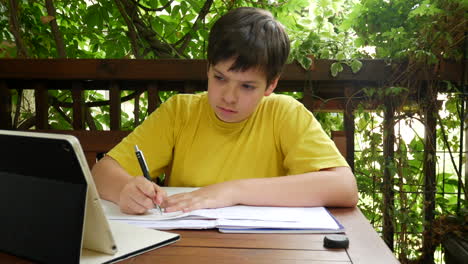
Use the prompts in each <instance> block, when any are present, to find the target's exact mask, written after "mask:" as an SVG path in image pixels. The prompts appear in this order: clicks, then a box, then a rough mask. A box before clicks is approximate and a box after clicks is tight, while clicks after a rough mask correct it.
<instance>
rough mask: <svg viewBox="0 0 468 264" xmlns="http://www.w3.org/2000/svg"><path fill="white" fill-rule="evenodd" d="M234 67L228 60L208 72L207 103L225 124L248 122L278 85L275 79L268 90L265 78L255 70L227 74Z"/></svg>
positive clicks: (232, 60)
mask: <svg viewBox="0 0 468 264" xmlns="http://www.w3.org/2000/svg"><path fill="white" fill-rule="evenodd" d="M233 63H234V59H229V60H225V61H222V62H219V63H217V64H216V65H210V67H209V69H208V101H209V102H210V105H211V107H212V108H213V110H214V112H215V113H216V116H217V117H218V118H219V119H220V120H222V121H224V122H227V123H235V122H241V121H244V120H245V119H247V118H248V117H249V116H250V115H251V114H252V113H253V112H254V111H255V109H256V108H257V106H258V104H259V103H260V100H262V98H263V96H268V95H270V94H271V93H272V92H273V90H274V89H275V88H276V84H277V83H278V78H277V79H275V80H274V81H272V82H271V84H270V85H268V86H267V82H266V76H265V74H264V73H263V72H262V71H259V70H258V69H249V70H246V71H244V72H241V71H229V68H230V67H231V65H232V64H233Z"/></svg>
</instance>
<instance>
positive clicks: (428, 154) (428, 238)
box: [421, 83, 438, 263]
mask: <svg viewBox="0 0 468 264" xmlns="http://www.w3.org/2000/svg"><path fill="white" fill-rule="evenodd" d="M423 85H424V86H426V89H424V87H423V89H421V90H422V91H426V92H425V94H426V97H425V98H424V101H425V103H424V106H425V107H424V121H425V130H424V163H423V172H424V232H423V248H422V251H423V252H422V263H434V250H435V247H434V243H433V241H432V240H433V239H432V237H433V236H432V234H433V232H434V231H433V230H432V229H433V228H432V225H433V221H434V210H435V192H436V144H437V143H436V142H437V141H436V126H437V111H438V108H437V88H436V87H435V85H431V84H427V83H424V84H423Z"/></svg>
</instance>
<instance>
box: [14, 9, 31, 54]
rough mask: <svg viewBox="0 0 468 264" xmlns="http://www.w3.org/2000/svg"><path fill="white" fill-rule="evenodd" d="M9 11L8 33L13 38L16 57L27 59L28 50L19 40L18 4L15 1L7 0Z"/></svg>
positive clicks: (20, 39)
mask: <svg viewBox="0 0 468 264" xmlns="http://www.w3.org/2000/svg"><path fill="white" fill-rule="evenodd" d="M9 11H10V27H9V29H10V32H11V33H12V34H13V36H14V37H15V43H16V48H17V50H18V55H19V56H18V57H20V58H29V53H28V50H27V49H26V46H25V45H24V42H23V39H22V38H21V33H20V26H19V22H18V2H16V0H9Z"/></svg>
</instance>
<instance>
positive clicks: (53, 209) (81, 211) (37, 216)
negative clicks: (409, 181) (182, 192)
mask: <svg viewBox="0 0 468 264" xmlns="http://www.w3.org/2000/svg"><path fill="white" fill-rule="evenodd" d="M0 146H1V147H0V212H2V215H1V221H0V223H1V224H0V234H1V236H2V238H1V239H0V251H4V252H7V253H10V254H13V255H17V256H20V257H23V258H27V259H31V260H34V261H39V262H43V263H84V262H86V263H95V262H96V261H94V260H97V262H96V263H102V262H106V263H110V262H112V260H121V259H123V258H127V257H129V256H132V255H135V254H139V253H142V252H145V251H148V250H150V249H153V248H157V247H160V246H163V245H166V244H168V243H172V242H175V241H176V240H178V239H179V235H177V234H172V233H167V232H161V231H157V230H146V229H141V228H139V227H134V226H126V225H122V224H115V225H114V224H113V223H111V224H110V223H109V221H108V220H107V218H106V216H105V215H104V211H103V209H102V206H101V203H100V198H99V195H98V193H97V190H96V186H95V184H94V181H93V178H92V176H91V172H90V170H89V167H88V164H87V162H86V158H85V156H84V154H83V151H82V149H81V146H80V144H79V141H78V139H77V138H76V137H74V136H71V135H63V134H49V133H37V132H22V131H6V130H0ZM117 229H118V230H117ZM132 233H133V234H132ZM116 234H119V235H120V236H121V237H120V238H117V240H120V244H122V246H121V245H120V244H119V241H117V243H116V237H115V235H116ZM136 234H138V239H135V237H128V238H127V237H125V236H132V235H134V236H136ZM122 236H124V237H122ZM132 238H133V239H132ZM127 240H129V241H135V242H132V243H129V242H128V241H127ZM121 247H123V248H121Z"/></svg>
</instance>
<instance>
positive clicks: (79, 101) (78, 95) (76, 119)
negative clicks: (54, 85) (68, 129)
mask: <svg viewBox="0 0 468 264" xmlns="http://www.w3.org/2000/svg"><path fill="white" fill-rule="evenodd" d="M71 92H72V99H73V129H74V130H83V129H85V112H84V91H83V86H82V85H81V83H80V82H79V81H73V83H72V91H71Z"/></svg>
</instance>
